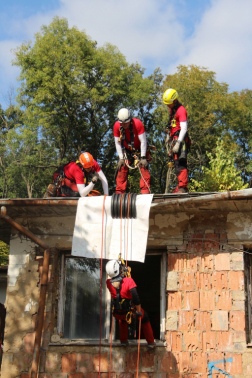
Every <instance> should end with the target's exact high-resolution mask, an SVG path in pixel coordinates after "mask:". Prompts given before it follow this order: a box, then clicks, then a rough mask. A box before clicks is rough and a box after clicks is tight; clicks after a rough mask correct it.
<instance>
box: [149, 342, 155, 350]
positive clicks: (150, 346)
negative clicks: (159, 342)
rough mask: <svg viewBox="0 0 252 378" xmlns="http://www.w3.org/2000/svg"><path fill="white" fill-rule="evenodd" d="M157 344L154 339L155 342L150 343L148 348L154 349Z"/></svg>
mask: <svg viewBox="0 0 252 378" xmlns="http://www.w3.org/2000/svg"><path fill="white" fill-rule="evenodd" d="M155 346H156V343H155V341H153V343H151V344H148V348H150V349H154V348H155Z"/></svg>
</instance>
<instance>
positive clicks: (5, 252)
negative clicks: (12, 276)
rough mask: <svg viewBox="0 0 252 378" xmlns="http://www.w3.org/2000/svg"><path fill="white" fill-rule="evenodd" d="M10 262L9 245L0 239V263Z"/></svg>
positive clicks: (6, 263)
mask: <svg viewBox="0 0 252 378" xmlns="http://www.w3.org/2000/svg"><path fill="white" fill-rule="evenodd" d="M8 264H9V246H8V244H6V243H4V242H3V241H1V240H0V265H8Z"/></svg>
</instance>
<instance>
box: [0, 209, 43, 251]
mask: <svg viewBox="0 0 252 378" xmlns="http://www.w3.org/2000/svg"><path fill="white" fill-rule="evenodd" d="M1 219H3V220H4V221H5V222H7V223H9V224H10V225H11V226H12V227H14V228H16V230H18V231H19V232H21V233H22V234H24V235H25V236H27V237H28V238H30V239H31V240H32V241H34V243H36V244H38V245H39V246H40V247H42V248H43V249H48V248H50V246H49V245H48V244H46V243H44V242H43V241H42V240H41V239H39V238H38V237H37V236H35V235H34V234H33V233H32V232H30V231H29V230H27V229H26V228H24V227H23V226H21V224H19V223H17V222H16V221H14V220H13V219H12V218H10V217H9V216H8V215H6V207H4V206H2V207H1Z"/></svg>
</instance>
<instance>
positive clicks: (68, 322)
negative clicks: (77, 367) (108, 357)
mask: <svg viewBox="0 0 252 378" xmlns="http://www.w3.org/2000/svg"><path fill="white" fill-rule="evenodd" d="M106 263H107V260H103V274H102V277H103V279H102V288H103V290H102V330H101V333H102V340H103V341H106V340H107V341H108V340H110V324H111V298H110V293H109V291H108V290H107V288H106V278H107V277H106V271H105V267H106ZM128 265H129V266H130V267H131V269H132V277H133V279H134V280H135V282H136V284H137V289H138V294H139V297H140V300H141V304H142V307H143V308H144V309H145V310H146V311H147V313H148V315H149V318H150V322H151V325H152V328H153V332H154V337H155V339H157V340H160V339H161V340H164V331H165V329H164V325H165V284H166V253H162V252H161V253H157V254H153V255H152V254H147V255H146V259H145V263H144V264H142V263H139V262H134V261H129V262H128ZM100 266H101V265H100V260H99V259H87V258H75V257H71V256H70V255H62V260H61V276H60V296H59V304H58V314H59V316H58V333H59V334H62V335H63V338H64V339H72V340H74V339H75V340H76V339H84V340H89V341H91V340H93V341H95V340H99V337H100V280H101V274H100ZM133 338H134V335H133V334H132V335H130V333H129V339H133ZM118 339H119V330H118V324H116V322H114V329H113V340H118Z"/></svg>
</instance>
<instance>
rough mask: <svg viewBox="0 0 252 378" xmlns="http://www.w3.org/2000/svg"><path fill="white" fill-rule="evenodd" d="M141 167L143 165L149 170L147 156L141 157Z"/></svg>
mask: <svg viewBox="0 0 252 378" xmlns="http://www.w3.org/2000/svg"><path fill="white" fill-rule="evenodd" d="M139 165H142V167H143V168H144V169H146V168H148V165H149V164H148V161H147V160H146V157H145V156H141V159H140V161H139Z"/></svg>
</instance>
